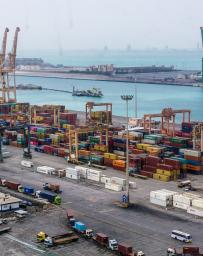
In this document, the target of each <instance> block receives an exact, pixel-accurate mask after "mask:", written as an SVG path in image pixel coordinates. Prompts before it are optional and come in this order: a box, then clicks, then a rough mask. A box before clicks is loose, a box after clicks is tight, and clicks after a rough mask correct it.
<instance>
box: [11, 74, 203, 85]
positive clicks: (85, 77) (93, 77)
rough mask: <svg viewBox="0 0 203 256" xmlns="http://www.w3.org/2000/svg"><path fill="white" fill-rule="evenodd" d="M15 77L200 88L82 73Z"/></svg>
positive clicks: (150, 80)
mask: <svg viewBox="0 0 203 256" xmlns="http://www.w3.org/2000/svg"><path fill="white" fill-rule="evenodd" d="M16 76H25V77H42V78H57V79H74V80H90V81H106V82H107V81H108V82H121V83H137V84H157V85H172V86H187V87H188V86H190V87H202V86H200V84H198V83H197V85H196V86H194V82H193V83H188V82H179V83H178V82H171V81H170V82H169V81H155V80H153V79H140V80H136V81H135V79H132V78H128V77H110V76H106V75H98V74H82V73H77V74H75V73H53V72H37V71H32V72H30V71H29V72H27V71H26V72H25V71H24V72H23V71H16Z"/></svg>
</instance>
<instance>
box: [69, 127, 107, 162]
mask: <svg viewBox="0 0 203 256" xmlns="http://www.w3.org/2000/svg"><path fill="white" fill-rule="evenodd" d="M94 131H99V133H100V143H101V144H102V132H103V131H105V134H106V146H108V140H109V128H108V125H98V126H94V127H88V128H75V129H73V130H71V129H70V130H69V158H70V161H72V160H74V161H75V162H76V163H77V162H78V158H79V149H78V144H79V141H78V135H79V134H80V133H88V132H94ZM73 140H74V142H73ZM73 145H75V156H74V158H73V157H72V155H73V154H72V153H73V152H72V146H73ZM107 148H108V147H107ZM107 151H108V150H107Z"/></svg>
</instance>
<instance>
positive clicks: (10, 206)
mask: <svg viewBox="0 0 203 256" xmlns="http://www.w3.org/2000/svg"><path fill="white" fill-rule="evenodd" d="M21 201H22V200H20V199H18V198H16V197H13V196H10V195H8V194H4V193H0V212H6V211H13V210H16V209H18V208H19V207H20V202H21Z"/></svg>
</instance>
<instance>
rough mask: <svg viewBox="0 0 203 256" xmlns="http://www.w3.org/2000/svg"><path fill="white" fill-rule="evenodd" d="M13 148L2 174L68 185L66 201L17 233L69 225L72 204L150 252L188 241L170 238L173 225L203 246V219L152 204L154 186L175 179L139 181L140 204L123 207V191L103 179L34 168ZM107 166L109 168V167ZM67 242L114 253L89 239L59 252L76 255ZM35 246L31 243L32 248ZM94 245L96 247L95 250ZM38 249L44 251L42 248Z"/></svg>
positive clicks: (79, 213) (42, 160)
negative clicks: (95, 181)
mask: <svg viewBox="0 0 203 256" xmlns="http://www.w3.org/2000/svg"><path fill="white" fill-rule="evenodd" d="M9 151H11V152H12V154H13V156H12V158H10V159H6V160H5V162H4V163H3V164H1V165H0V169H1V172H0V176H1V177H5V178H9V179H13V180H16V181H20V182H21V183H22V184H29V185H33V186H35V187H36V188H38V189H40V188H41V187H42V184H43V183H44V182H51V183H58V184H60V185H61V188H62V190H63V193H62V201H63V203H62V206H61V207H59V208H55V210H52V211H51V212H49V213H48V214H47V215H46V214H45V215H44V216H41V215H40V214H39V215H37V216H35V217H33V218H32V221H31V222H29V225H28V223H27V224H26V221H27V222H28V220H26V221H25V224H22V226H21V229H20V232H19V230H18V226H16V227H15V228H14V234H13V236H14V237H16V238H21V239H23V241H25V242H28V243H30V242H33V241H32V240H33V236H34V234H36V233H37V232H38V231H39V230H40V229H41V228H43V229H46V230H48V231H49V230H50V232H51V231H54V232H56V231H57V230H59V231H60V230H61V229H64V228H65V229H66V227H65V223H66V209H67V208H72V209H73V210H74V211H75V216H76V218H78V219H79V220H81V221H84V222H85V223H86V224H87V226H88V227H89V228H92V229H94V230H95V232H103V233H106V234H108V235H109V236H110V237H112V238H116V239H117V240H118V241H120V242H121V241H122V242H124V241H125V242H127V243H128V244H130V245H132V246H133V247H134V248H135V249H136V250H142V251H144V252H145V253H146V255H150V256H157V255H166V249H167V248H168V247H173V248H174V247H176V248H177V247H181V246H183V244H182V243H181V242H178V241H175V240H172V239H171V238H170V232H171V230H172V229H180V230H183V231H185V232H188V233H190V234H191V235H192V236H193V244H194V245H198V246H203V221H202V220H196V219H195V218H194V217H190V216H189V217H188V216H186V214H185V213H183V212H181V211H180V212H179V211H178V212H177V214H175V215H174V214H171V212H167V211H163V210H162V211H160V210H159V209H158V208H156V207H152V208H151V207H146V205H147V202H148V200H149V199H148V194H149V191H150V190H152V189H158V188H161V187H162V188H163V187H167V188H173V189H175V188H176V185H175V183H172V182H170V183H163V182H157V181H154V180H146V181H137V184H138V188H137V189H136V190H134V191H131V198H132V200H133V201H134V202H137V205H136V206H135V207H134V208H132V209H121V208H118V207H116V206H114V205H113V201H115V200H118V199H119V198H120V197H121V194H122V193H118V192H111V191H108V190H105V189H104V188H103V187H101V186H98V185H97V184H86V183H85V182H84V183H78V182H73V181H70V180H65V179H58V178H55V177H51V176H46V175H41V174H38V173H33V172H31V171H30V170H26V169H23V168H22V167H21V166H20V160H21V159H22V157H21V153H22V151H21V150H19V149H16V148H11V147H9ZM33 161H34V163H36V164H38V165H40V164H41V165H45V164H46V165H48V166H54V167H57V166H58V168H62V166H63V167H65V166H66V165H67V164H66V163H65V161H64V160H63V159H60V158H57V157H53V156H48V155H44V154H39V153H34V158H33ZM107 172H108V170H107V171H106V172H105V173H107ZM112 173H113V175H114V176H115V174H116V176H123V174H122V173H119V174H118V175H117V172H115V171H112V170H109V175H111V176H112ZM55 219H56V220H57V221H56V222H54V220H55ZM45 220H46V221H45ZM53 223H59V224H57V225H55V227H54V229H53ZM24 225H25V227H24ZM27 225H28V226H27ZM23 229H25V230H26V229H28V230H33V231H31V232H30V233H31V234H32V236H31V235H26V236H25V235H24V236H23V235H22V232H23ZM37 230H38V231H37ZM5 239H8V238H5ZM12 243H14V241H12ZM83 243H84V244H83ZM0 244H1V242H0ZM11 248H12V247H11ZM67 248H71V250H72V253H71V255H85V254H84V253H85V252H87V253H89V254H87V255H111V254H110V253H109V252H106V251H104V250H103V249H99V250H102V251H98V248H97V247H95V246H94V245H92V243H91V242H88V241H83V242H82V243H81V244H80V243H79V244H77V245H75V244H72V245H70V246H69V245H68V246H67V247H65V249H64V248H59V249H57V250H55V251H54V252H55V253H60V254H59V255H70V254H68V250H67ZM202 249H203V248H202ZM18 250H19V249H18ZM29 250H31V249H30V248H29ZM64 250H65V251H64ZM89 250H91V253H90V252H89ZM32 253H33V251H32ZM32 253H31V254H29V253H27V254H26V255H35V254H32ZM35 253H37V254H38V252H35ZM66 253H67V254H66ZM81 253H83V254H81ZM37 254H36V255H37ZM9 255H12V254H9ZM14 255H15V254H14ZM16 255H17V254H16ZM19 255H24V254H19Z"/></svg>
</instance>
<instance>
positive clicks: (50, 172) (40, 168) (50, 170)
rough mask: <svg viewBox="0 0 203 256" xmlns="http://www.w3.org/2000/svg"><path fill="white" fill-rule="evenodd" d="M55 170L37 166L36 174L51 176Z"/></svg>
mask: <svg viewBox="0 0 203 256" xmlns="http://www.w3.org/2000/svg"><path fill="white" fill-rule="evenodd" d="M55 171H56V170H55V168H53V167H49V166H38V167H37V172H39V173H43V174H50V175H51V174H53V173H54V172H55Z"/></svg>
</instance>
